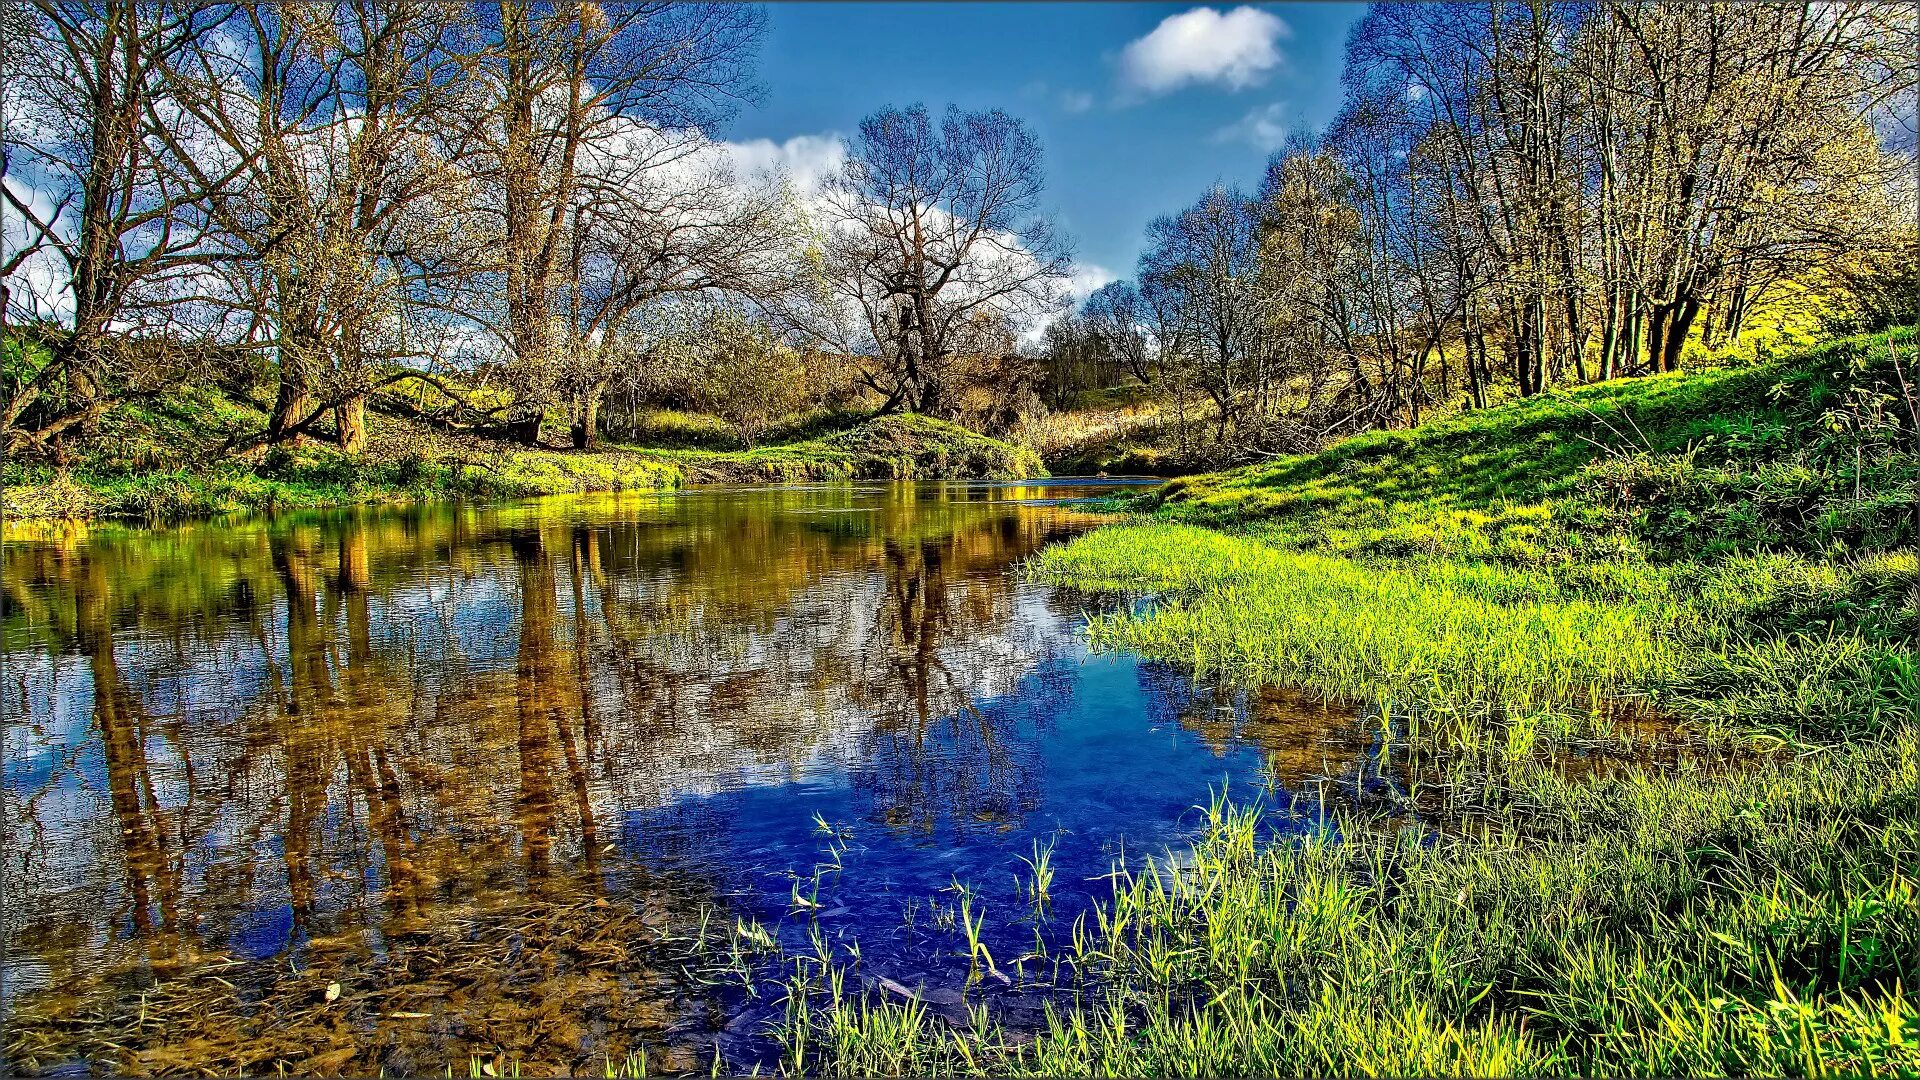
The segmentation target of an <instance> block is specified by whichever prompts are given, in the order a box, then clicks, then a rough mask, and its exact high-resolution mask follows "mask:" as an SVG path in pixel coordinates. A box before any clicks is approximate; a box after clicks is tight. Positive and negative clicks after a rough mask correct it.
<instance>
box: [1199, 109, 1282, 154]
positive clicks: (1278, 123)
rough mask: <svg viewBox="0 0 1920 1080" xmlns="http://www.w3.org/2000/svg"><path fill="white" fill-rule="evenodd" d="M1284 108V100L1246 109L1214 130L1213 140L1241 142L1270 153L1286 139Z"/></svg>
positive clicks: (1278, 147)
mask: <svg viewBox="0 0 1920 1080" xmlns="http://www.w3.org/2000/svg"><path fill="white" fill-rule="evenodd" d="M1286 109H1287V105H1286V102H1284V101H1276V102H1274V103H1273V104H1271V105H1257V106H1255V107H1253V108H1251V109H1248V110H1247V114H1246V115H1245V116H1242V117H1241V118H1240V119H1238V120H1235V121H1234V122H1233V123H1231V124H1228V125H1227V126H1226V127H1223V128H1221V129H1220V130H1218V131H1216V132H1214V133H1213V141H1214V142H1222V143H1224V142H1243V143H1246V144H1247V145H1249V146H1251V147H1253V148H1254V149H1256V150H1258V151H1260V152H1261V153H1265V154H1271V153H1273V152H1274V151H1275V150H1278V149H1280V147H1281V145H1282V144H1283V143H1285V142H1286V141H1287V119H1286Z"/></svg>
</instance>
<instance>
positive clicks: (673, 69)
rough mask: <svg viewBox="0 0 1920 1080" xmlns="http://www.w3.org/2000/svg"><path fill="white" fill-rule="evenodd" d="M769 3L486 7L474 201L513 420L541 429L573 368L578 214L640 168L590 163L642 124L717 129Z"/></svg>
mask: <svg viewBox="0 0 1920 1080" xmlns="http://www.w3.org/2000/svg"><path fill="white" fill-rule="evenodd" d="M763 25H764V17H763V16H762V15H761V13H760V12H759V11H758V9H756V8H752V7H749V6H746V5H736V4H724V3H719V4H670V3H663V2H634V3H622V4H600V3H590V2H588V0H504V2H502V3H500V4H499V5H497V6H495V7H493V8H490V9H488V10H487V12H486V16H485V19H484V20H483V31H484V35H485V38H486V40H485V44H484V47H483V48H481V49H480V50H479V52H478V53H477V54H476V55H475V57H474V58H473V62H472V67H473V70H474V72H475V73H476V74H477V75H478V76H479V79H478V82H477V85H476V87H475V96H476V98H477V99H478V100H479V103H480V104H481V106H482V107H483V119H482V121H481V122H480V123H479V124H478V125H477V127H476V130H477V132H478V133H479V134H480V137H481V142H482V148H481V150H480V152H479V153H478V154H477V155H476V156H475V159H474V160H475V166H476V175H477V176H478V178H479V180H480V181H481V183H482V186H483V194H482V197H481V199H480V200H479V202H478V209H479V210H480V211H481V212H482V213H484V214H485V215H487V216H488V217H489V218H490V219H491V226H490V227H491V228H492V229H493V230H494V231H495V233H496V235H497V236H498V238H499V254H498V258H497V261H496V262H495V264H494V266H493V267H492V269H493V271H494V272H493V273H492V274H491V275H489V277H488V281H489V282H490V284H489V286H488V287H487V289H486V292H485V293H484V294H483V298H493V299H495V300H496V302H495V303H494V304H492V305H490V306H489V307H488V308H486V309H483V310H484V311H485V312H486V315H485V321H486V324H487V327H488V329H489V330H490V331H492V333H493V334H494V335H496V337H497V339H498V341H499V343H500V345H501V346H502V347H503V349H504V352H505V354H506V362H505V364H503V365H502V367H501V371H502V374H503V376H504V379H505V381H506V383H507V384H508V390H509V392H510V394H511V398H512V402H511V405H510V406H509V408H508V411H507V430H508V433H509V434H510V435H511V436H512V437H513V438H514V439H516V440H517V441H520V442H523V443H527V444H533V443H537V442H539V440H540V430H541V424H542V422H543V420H544V418H545V415H546V411H547V409H548V407H549V406H551V405H553V404H554V403H555V402H556V401H557V400H558V399H559V397H560V395H561V393H562V390H563V388H564V386H565V384H566V380H567V377H568V365H567V363H566V360H567V355H568V351H569V350H570V349H571V348H572V347H573V344H574V339H573V335H572V334H570V333H569V332H568V329H567V319H566V315H567V312H568V310H569V303H570V298H569V295H568V294H569V292H570V291H571V287H572V284H573V275H572V273H571V269H572V268H573V267H574V266H576V265H580V264H581V263H582V261H583V260H584V258H585V256H584V255H576V253H575V252H574V251H573V245H574V243H575V240H576V238H577V235H578V234H577V232H576V230H575V229H574V225H575V220H576V217H577V216H578V215H580V214H581V213H583V212H586V213H597V210H596V209H594V208H597V207H599V206H603V205H608V204H610V203H616V202H619V201H622V200H623V199H624V198H625V195H624V193H622V192H620V191H618V190H617V188H618V187H619V185H620V184H622V183H623V182H625V181H628V180H630V179H631V178H632V175H633V173H632V170H631V169H619V168H615V169H611V170H608V169H598V170H596V169H593V168H591V166H592V165H593V164H594V163H595V162H601V163H605V162H607V161H608V160H609V159H610V158H611V157H612V156H613V155H614V154H616V153H618V152H619V149H620V148H622V147H623V146H629V145H631V143H632V140H633V139H634V137H635V134H636V132H637V131H650V132H654V133H661V134H663V135H664V136H665V137H668V138H671V137H672V136H673V134H674V133H697V132H700V131H706V130H711V128H712V126H713V125H714V124H715V123H716V122H718V121H719V120H721V119H723V118H724V117H725V116H726V115H727V114H728V113H729V112H730V110H731V108H732V107H733V106H734V104H735V103H737V102H738V101H740V100H742V99H743V98H746V97H750V96H751V95H752V94H753V93H755V92H756V91H755V87H754V84H753V82H752V80H751V71H750V64H751V61H752V58H753V53H754V49H755V47H756V43H757V41H758V38H759V34H760V31H761V28H762V26H763Z"/></svg>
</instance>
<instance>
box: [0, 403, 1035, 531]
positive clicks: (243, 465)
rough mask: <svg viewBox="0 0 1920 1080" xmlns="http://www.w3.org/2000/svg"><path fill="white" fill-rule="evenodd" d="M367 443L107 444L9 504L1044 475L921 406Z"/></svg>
mask: <svg viewBox="0 0 1920 1080" xmlns="http://www.w3.org/2000/svg"><path fill="white" fill-rule="evenodd" d="M382 419H383V422H381V423H379V424H377V425H376V427H375V438H374V439H373V441H372V442H371V444H370V446H369V449H368V451H367V452H365V453H364V454H361V455H358V456H353V457H350V456H348V455H345V454H342V453H340V452H338V451H336V450H334V449H332V448H331V447H325V446H313V445H309V446H302V447H298V448H282V449H277V450H271V451H266V452H263V453H256V454H254V455H252V456H250V457H246V458H234V459H230V460H213V461H210V462H205V463H191V464H190V463H186V462H178V461H167V460H161V461H158V462H155V461H153V460H152V458H151V457H148V458H146V459H144V460H143V459H142V458H141V457H140V456H136V455H106V454H101V455H98V456H96V457H94V458H93V459H91V460H89V461H86V462H82V463H80V464H76V465H74V466H71V467H69V468H65V469H60V468H56V467H54V466H50V465H43V466H22V465H14V464H9V465H8V466H7V467H6V473H5V492H4V497H5V501H6V514H7V516H8V517H9V518H22V519H27V518H77V519H88V518H111V517H129V518H148V519H161V520H170V519H177V518H185V517H196V516H204V515H209V514H221V513H233V512H241V511H255V512H276V511H281V510H288V509H296V508H302V507H323V506H343V505H353V504H359V503H374V502H403V501H413V500H422V499H435V498H459V499H475V500H486V501H494V500H502V499H516V498H527V497H532V496H537V495H554V494H567V493H576V492H595V491H628V490H658V489H672V488H679V487H684V486H686V485H688V484H698V483H796V482H803V481H840V480H906V479H986V480H1021V479H1029V478H1032V477H1035V476H1044V475H1045V469H1044V468H1043V467H1042V466H1041V464H1040V461H1039V459H1038V458H1037V457H1036V456H1035V455H1034V454H1032V453H1031V452H1030V451H1027V450H1025V449H1023V448H1021V447H1018V446H1013V445H1011V444H1008V443H1004V442H1000V441H998V440H996V439H990V438H988V437H986V436H984V435H980V434H977V433H975V432H972V431H969V430H967V429H966V428H963V427H959V426H957V425H954V424H948V423H945V422H943V421H939V420H934V419H930V418H928V417H923V416H917V415H890V416H880V417H874V418H871V419H867V420H864V421H861V422H859V423H857V424H855V425H854V426H852V427H849V428H847V429H845V430H842V431H836V432H830V433H827V434H823V435H818V436H814V437H812V438H807V439H803V440H799V441H795V442H791V443H786V444H781V445H771V446H760V447H755V448H753V449H747V450H724V451H721V450H698V449H653V448H647V447H636V446H624V445H609V446H603V447H601V448H599V449H594V450H548V449H529V448H523V447H515V446H510V445H508V444H506V443H502V442H498V441H495V440H488V439H479V438H471V437H469V438H455V437H450V436H446V435H442V434H439V433H437V432H434V431H431V430H430V429H427V428H424V427H421V426H419V425H414V424H410V423H407V422H405V421H402V420H399V419H395V418H382Z"/></svg>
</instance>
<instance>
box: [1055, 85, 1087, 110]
mask: <svg viewBox="0 0 1920 1080" xmlns="http://www.w3.org/2000/svg"><path fill="white" fill-rule="evenodd" d="M1060 108H1061V109H1062V110H1063V111H1065V112H1070V113H1083V112H1086V111H1087V110H1088V109H1091V108H1093V95H1092V94H1090V93H1088V92H1087V91H1085V90H1062V91H1061V92H1060Z"/></svg>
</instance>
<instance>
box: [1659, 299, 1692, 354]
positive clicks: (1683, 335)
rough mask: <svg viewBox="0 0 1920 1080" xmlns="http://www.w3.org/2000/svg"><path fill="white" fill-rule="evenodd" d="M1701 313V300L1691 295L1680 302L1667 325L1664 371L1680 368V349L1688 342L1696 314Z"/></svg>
mask: <svg viewBox="0 0 1920 1080" xmlns="http://www.w3.org/2000/svg"><path fill="white" fill-rule="evenodd" d="M1699 314H1700V301H1699V300H1696V299H1694V298H1692V297H1689V298H1687V299H1686V300H1683V301H1681V302H1680V303H1679V305H1678V308H1677V310H1675V311H1674V313H1673V318H1672V321H1671V322H1670V323H1668V325H1667V352H1666V357H1665V359H1664V360H1663V361H1662V362H1661V370H1662V371H1679V370H1680V350H1681V349H1682V348H1684V347H1685V346H1686V344H1687V329H1688V328H1689V327H1691V326H1692V325H1693V320H1694V316H1696V315H1699Z"/></svg>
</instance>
